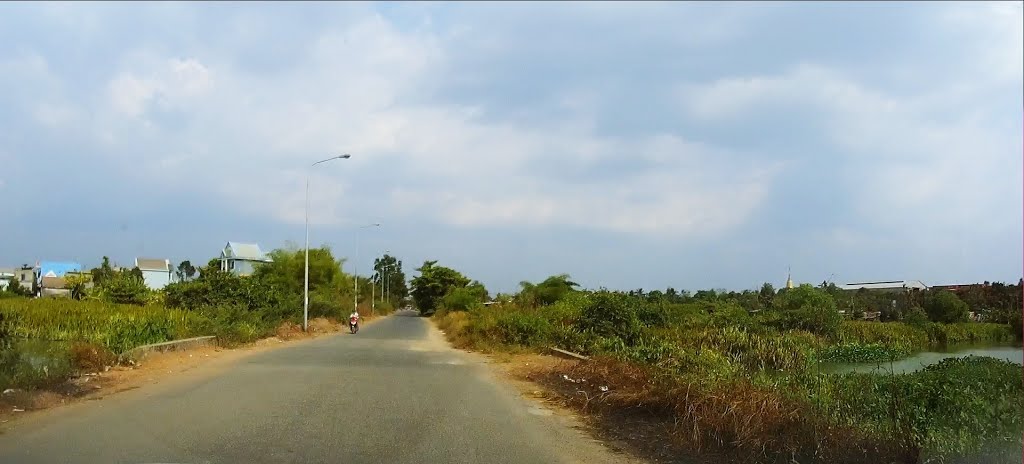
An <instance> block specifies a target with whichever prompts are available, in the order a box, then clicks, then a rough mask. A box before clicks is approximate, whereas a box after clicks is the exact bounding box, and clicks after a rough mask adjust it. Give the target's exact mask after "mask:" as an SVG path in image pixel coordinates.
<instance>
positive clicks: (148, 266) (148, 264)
mask: <svg viewBox="0 0 1024 464" xmlns="http://www.w3.org/2000/svg"><path fill="white" fill-rule="evenodd" d="M135 267H138V268H139V270H140V271H161V272H170V270H171V262H170V260H166V259H156V258H135Z"/></svg>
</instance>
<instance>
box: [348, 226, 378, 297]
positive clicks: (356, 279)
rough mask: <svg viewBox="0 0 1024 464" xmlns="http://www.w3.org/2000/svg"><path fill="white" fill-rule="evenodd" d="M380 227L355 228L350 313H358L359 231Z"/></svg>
mask: <svg viewBox="0 0 1024 464" xmlns="http://www.w3.org/2000/svg"><path fill="white" fill-rule="evenodd" d="M370 227H380V224H379V223H376V222H375V223H373V224H367V225H365V226H359V227H358V228H356V262H355V264H353V272H354V274H353V276H352V278H353V280H354V281H355V287H354V289H355V291H354V292H353V293H352V311H356V312H358V311H359V231H360V230H363V229H366V228H370Z"/></svg>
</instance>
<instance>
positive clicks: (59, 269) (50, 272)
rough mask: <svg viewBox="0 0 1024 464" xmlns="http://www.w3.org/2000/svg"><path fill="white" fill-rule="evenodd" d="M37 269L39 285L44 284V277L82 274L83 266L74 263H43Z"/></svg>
mask: <svg viewBox="0 0 1024 464" xmlns="http://www.w3.org/2000/svg"><path fill="white" fill-rule="evenodd" d="M37 267H38V268H39V272H38V273H37V274H36V279H38V280H37V283H39V282H42V280H43V277H64V275H65V274H67V273H69V272H82V265H81V264H78V263H76V262H73V261H66V262H62V261H41V262H40V263H39V265H38V266H37Z"/></svg>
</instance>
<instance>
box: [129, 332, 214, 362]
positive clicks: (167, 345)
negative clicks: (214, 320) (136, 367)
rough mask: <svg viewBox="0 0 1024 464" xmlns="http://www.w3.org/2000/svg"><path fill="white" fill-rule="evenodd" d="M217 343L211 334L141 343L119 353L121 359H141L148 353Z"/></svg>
mask: <svg viewBox="0 0 1024 464" xmlns="http://www.w3.org/2000/svg"><path fill="white" fill-rule="evenodd" d="M216 343H217V337H214V336H212V335H210V336H206V337H195V338H186V339H183V340H171V341H169V342H163V343H154V344H152V345H142V346H138V347H135V348H132V349H130V350H128V351H125V352H124V353H123V354H121V359H122V360H132V361H141V360H142V359H143V358H145V357H146V356H147V355H148V354H150V353H163V352H165V351H181V350H188V349H192V348H198V347H200V346H213V345H215V344H216Z"/></svg>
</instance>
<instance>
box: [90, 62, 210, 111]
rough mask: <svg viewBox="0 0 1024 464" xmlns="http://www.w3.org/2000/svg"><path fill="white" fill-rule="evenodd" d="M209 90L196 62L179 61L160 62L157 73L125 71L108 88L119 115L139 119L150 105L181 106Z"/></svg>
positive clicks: (201, 67) (202, 68) (204, 70)
mask: <svg viewBox="0 0 1024 464" xmlns="http://www.w3.org/2000/svg"><path fill="white" fill-rule="evenodd" d="M211 87H212V77H211V74H210V71H209V69H207V68H206V66H204V65H203V64H202V63H200V62H199V61H197V60H195V59H193V58H189V59H184V60H182V59H179V58H169V59H166V60H161V62H160V63H159V65H158V66H156V69H154V70H152V71H149V72H146V71H141V72H139V71H125V72H122V73H120V74H118V75H117V76H116V77H114V78H113V79H112V80H111V81H110V83H109V84H108V86H107V90H108V94H109V97H110V103H111V106H112V107H113V108H114V109H115V110H116V111H118V112H120V113H122V114H124V115H127V116H130V117H139V116H141V115H142V114H143V113H145V111H146V108H147V106H148V105H149V104H151V103H153V102H158V103H159V104H161V105H163V106H166V107H175V106H180V105H181V104H182V103H183V102H185V101H187V100H188V99H190V98H194V97H198V96H201V95H203V94H204V93H206V92H207V91H209V90H210V88H211Z"/></svg>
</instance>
